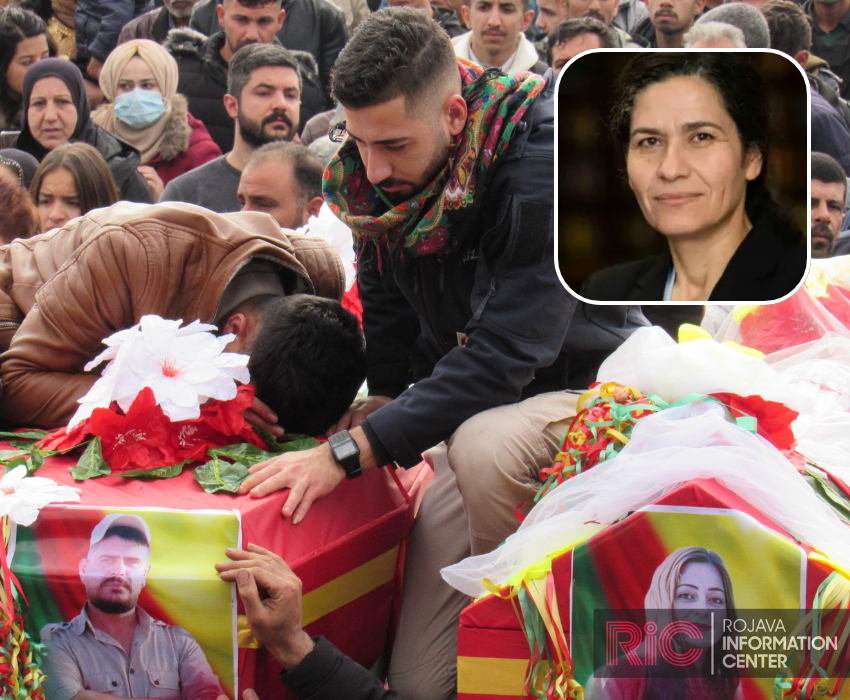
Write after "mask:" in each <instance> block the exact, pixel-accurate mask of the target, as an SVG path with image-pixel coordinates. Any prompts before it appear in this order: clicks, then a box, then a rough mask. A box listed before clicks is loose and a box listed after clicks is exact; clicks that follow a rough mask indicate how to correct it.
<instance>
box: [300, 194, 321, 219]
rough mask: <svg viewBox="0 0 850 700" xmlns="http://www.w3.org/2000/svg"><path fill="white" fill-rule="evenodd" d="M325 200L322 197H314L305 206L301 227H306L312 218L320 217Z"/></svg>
mask: <svg viewBox="0 0 850 700" xmlns="http://www.w3.org/2000/svg"><path fill="white" fill-rule="evenodd" d="M324 201H325V200H324V199H322V198H321V197H313V199H311V200H310V201H309V202H307V204H305V205H304V210H303V211H302V212H301V225H302V226H306V225H307V222H308V221H309V220H310V217H311V216H318V215H319V210H320V209H321V208H322V204H323V203H324Z"/></svg>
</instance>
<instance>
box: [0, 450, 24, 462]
mask: <svg viewBox="0 0 850 700" xmlns="http://www.w3.org/2000/svg"><path fill="white" fill-rule="evenodd" d="M28 454H29V450H0V462H3V463H6V462H8V461H9V460H12V459H17V458H18V457H26V456H27V455H28Z"/></svg>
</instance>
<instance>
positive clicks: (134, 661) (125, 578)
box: [41, 513, 222, 700]
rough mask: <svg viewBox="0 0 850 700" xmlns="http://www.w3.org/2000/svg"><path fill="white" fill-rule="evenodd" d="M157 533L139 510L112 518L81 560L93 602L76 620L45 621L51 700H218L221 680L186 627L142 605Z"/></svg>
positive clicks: (93, 535) (94, 533)
mask: <svg viewBox="0 0 850 700" xmlns="http://www.w3.org/2000/svg"><path fill="white" fill-rule="evenodd" d="M150 554H151V532H150V528H149V527H148V525H147V523H146V522H145V521H144V520H143V519H142V518H141V517H139V516H138V515H129V514H118V513H114V514H112V515H107V516H106V517H105V518H104V519H103V520H101V521H100V522H99V523H98V524H97V525H96V526H95V528H94V530H92V533H91V541H90V545H89V553H88V556H86V558H85V559H83V560H81V561H80V568H79V571H80V579H81V580H82V582H83V585H84V586H85V588H86V598H87V599H88V602H87V603H86V604H85V605H84V606H83V609H82V611H81V612H80V614H79V615H77V616H76V617H75V618H74V619H73V620H71V621H70V622H63V623H59V624H50V625H46V626H45V627H44V629H42V630H41V640H42V642H44V644H45V645H46V646H47V651H48V654H47V659H46V661H45V663H44V672H45V674H46V676H47V680H46V681H45V697H46V698H48V699H49V700H107V699H108V700H122V698H159V699H161V700H215V698H217V697H218V696H219V695H220V694H221V692H222V691H221V685H220V684H219V682H218V678H216V676H215V674H214V673H213V670H212V668H211V667H210V664H209V662H208V661H207V659H206V657H205V656H204V652H203V651H202V650H201V648H200V646H198V643H197V642H196V641H195V640H194V639H193V638H192V636H191V635H190V634H189V633H188V632H187V631H186V630H184V629H183V628H182V627H175V626H173V625H167V624H165V623H164V622H160V621H159V620H154V619H153V618H152V617H151V616H150V615H149V614H148V613H146V612H145V611H144V610H142V609H141V608H140V607H138V606H137V602H138V600H139V594H140V593H141V590H142V588H144V586H145V583H146V580H147V576H148V573H149V572H150V568H151V567H150Z"/></svg>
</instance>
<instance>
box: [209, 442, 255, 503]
mask: <svg viewBox="0 0 850 700" xmlns="http://www.w3.org/2000/svg"><path fill="white" fill-rule="evenodd" d="M219 449H223V448H219ZM254 449H257V448H254ZM260 451H262V450H260ZM210 452H212V450H210ZM249 476H250V472H249V471H248V467H247V466H246V465H245V464H243V463H242V462H234V463H233V464H231V463H229V462H224V461H222V460H220V459H219V458H218V456H217V455H213V458H212V459H211V460H210V461H209V462H207V463H206V464H202V465H201V466H200V467H198V468H197V469H195V479H196V480H197V482H198V483H199V484H200V485H201V488H202V489H203V490H204V491H206V492H207V493H219V492H222V491H223V492H225V493H236V492H237V491H238V490H239V487H240V486H241V485H242V482H243V481H245V479H247V478H248V477H249Z"/></svg>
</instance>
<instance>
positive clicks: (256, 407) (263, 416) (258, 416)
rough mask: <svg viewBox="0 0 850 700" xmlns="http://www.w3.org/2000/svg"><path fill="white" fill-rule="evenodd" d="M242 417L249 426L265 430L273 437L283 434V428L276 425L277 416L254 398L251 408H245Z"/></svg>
mask: <svg viewBox="0 0 850 700" xmlns="http://www.w3.org/2000/svg"><path fill="white" fill-rule="evenodd" d="M242 415H243V416H244V417H245V420H246V421H248V422H249V423H250V424H251V425H256V426H257V427H258V428H265V429H266V430H268V431H269V432H270V433H271V434H272V435H274V436H275V437H281V436H282V435H283V433H284V430H283V428H281V427H280V426H279V425H278V424H277V415H275V412H274V411H272V410H271V409H270V408H269V407H268V406H266V404H264V403H263V402H262V401H260V400H259V399H258V398H257V397H254V403H253V404H252V406H251V408H246V409H245V410H244V411H243V412H242Z"/></svg>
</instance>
